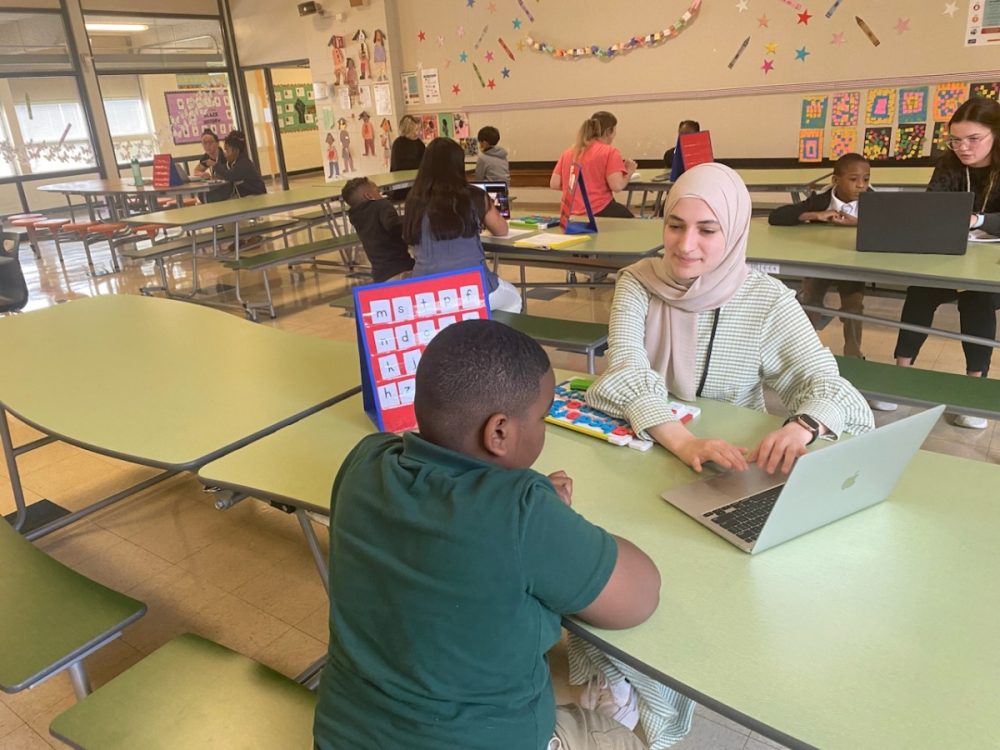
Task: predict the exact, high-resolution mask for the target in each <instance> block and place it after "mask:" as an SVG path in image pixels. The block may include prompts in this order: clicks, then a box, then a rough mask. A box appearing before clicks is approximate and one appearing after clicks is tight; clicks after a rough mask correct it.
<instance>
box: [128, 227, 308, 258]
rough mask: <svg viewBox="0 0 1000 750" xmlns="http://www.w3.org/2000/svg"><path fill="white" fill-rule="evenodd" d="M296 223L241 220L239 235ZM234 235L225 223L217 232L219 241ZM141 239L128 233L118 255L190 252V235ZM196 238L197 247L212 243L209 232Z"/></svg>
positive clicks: (279, 229)
mask: <svg viewBox="0 0 1000 750" xmlns="http://www.w3.org/2000/svg"><path fill="white" fill-rule="evenodd" d="M296 224H298V222H297V221H296V220H295V219H271V220H268V221H258V222H256V223H254V224H251V223H249V222H243V223H241V224H240V237H241V238H242V237H258V236H260V235H264V234H271V233H272V232H287V231H289V230H291V229H292V228H293V227H294V226H295V225H296ZM235 237H236V232H235V231H234V230H233V228H232V225H227V228H226V229H224V230H222V231H221V232H219V233H218V241H219V242H230V241H232V240H233V239H235ZM141 239H142V237H140V236H138V235H130V236H129V237H127V238H125V239H124V240H122V241H121V243H122V245H121V248H120V249H119V250H118V253H119V255H121V256H122V257H125V258H131V259H132V260H157V259H162V258H169V257H170V256H171V255H180V254H182V253H189V252H191V245H192V242H191V238H190V237H183V238H180V239H175V240H169V241H167V242H158V243H154V244H152V245H150V246H148V247H139V246H138V245H137V244H136V243H137V242H138V240H141ZM196 239H197V247H199V248H201V247H210V246H211V245H212V234H211V232H202V233H200V234H197V235H196Z"/></svg>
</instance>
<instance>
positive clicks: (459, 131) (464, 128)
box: [453, 112, 471, 140]
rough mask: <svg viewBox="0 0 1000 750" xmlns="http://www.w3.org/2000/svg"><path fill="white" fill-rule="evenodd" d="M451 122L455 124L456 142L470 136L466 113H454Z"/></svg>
mask: <svg viewBox="0 0 1000 750" xmlns="http://www.w3.org/2000/svg"><path fill="white" fill-rule="evenodd" d="M453 122H454V123H455V137H456V138H457V139H458V140H462V139H463V138H468V137H469V136H470V135H471V134H470V132H469V114H468V113H467V112H455V115H454V120H453Z"/></svg>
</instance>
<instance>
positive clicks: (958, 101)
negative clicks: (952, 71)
mask: <svg viewBox="0 0 1000 750" xmlns="http://www.w3.org/2000/svg"><path fill="white" fill-rule="evenodd" d="M968 94H969V84H967V83H957V82H956V83H939V84H938V85H937V88H936V89H935V90H934V110H933V114H934V121H935V122H947V121H948V120H950V119H951V116H952V115H953V114H955V110H956V109H958V108H959V107H960V106H962V102H964V101H965V100H966V98H968Z"/></svg>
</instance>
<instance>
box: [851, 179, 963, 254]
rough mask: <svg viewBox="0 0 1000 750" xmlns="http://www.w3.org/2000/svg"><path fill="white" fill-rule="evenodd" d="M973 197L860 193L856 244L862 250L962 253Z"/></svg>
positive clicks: (937, 193)
mask: <svg viewBox="0 0 1000 750" xmlns="http://www.w3.org/2000/svg"><path fill="white" fill-rule="evenodd" d="M972 198H973V195H972V193H939V192H934V193H927V192H915V191H900V192H885V191H880V192H873V191H870V192H865V193H862V194H861V197H860V198H859V199H858V240H857V245H856V246H855V247H856V249H857V250H858V251H859V252H863V253H924V254H933V255H964V254H965V251H966V249H967V248H968V246H969V219H970V218H971V217H972Z"/></svg>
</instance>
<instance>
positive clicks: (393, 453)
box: [314, 320, 660, 750]
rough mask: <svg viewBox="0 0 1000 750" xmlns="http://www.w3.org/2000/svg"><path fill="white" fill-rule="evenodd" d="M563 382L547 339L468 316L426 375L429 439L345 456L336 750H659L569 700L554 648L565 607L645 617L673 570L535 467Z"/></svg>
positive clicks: (323, 713)
mask: <svg viewBox="0 0 1000 750" xmlns="http://www.w3.org/2000/svg"><path fill="white" fill-rule="evenodd" d="M553 388H554V376H553V374H552V369H551V367H550V365H549V360H548V357H547V356H546V354H545V352H544V351H543V350H542V348H541V347H540V346H538V344H537V343H535V342H534V341H533V340H532V339H530V338H528V337H527V336H525V335H523V334H521V333H519V332H517V331H514V330H513V329H511V328H508V327H507V326H504V325H502V324H500V323H496V322H494V321H486V320H475V321H464V322H461V323H456V324H454V325H451V326H449V327H447V328H445V329H444V330H443V331H441V332H440V333H438V334H437V336H436V337H435V338H434V339H433V340H432V341H431V343H430V344H429V345H428V346H427V349H426V350H425V351H424V354H423V358H422V360H421V362H420V365H419V367H418V369H417V376H416V399H415V402H414V406H415V409H416V415H417V422H418V424H419V427H420V433H419V434H416V433H406V434H404V435H402V436H399V435H389V434H378V435H372V436H370V437H367V438H365V439H364V440H362V441H361V442H360V443H359V444H358V445H357V446H356V447H355V448H354V450H353V451H352V452H351V454H350V455H349V456H348V457H347V459H346V460H345V461H344V464H343V466H342V467H341V469H340V472H339V474H338V475H337V479H336V481H335V482H334V485H333V497H332V511H333V515H332V518H331V524H330V650H329V655H328V658H327V664H326V668H325V669H324V671H323V677H322V681H321V683H320V688H319V705H318V707H317V710H316V722H315V727H314V736H315V739H316V746H317V747H318V748H320V750H397V749H400V750H402V749H403V748H405V749H406V750H442V749H443V748H449V749H450V748H456V749H458V748H461V749H462V750H466V749H469V748H476V749H479V750H555V749H556V748H559V749H560V750H578V748H597V747H600V748H606V749H607V750H616V749H619V748H620V749H623V750H624V749H626V748H628V749H630V750H631V749H632V748H641V747H642V745H641V743H640V742H639V741H638V739H637V738H636V737H635V735H634V734H632V733H631V732H630V731H629V730H628V729H626V728H625V727H623V726H621V725H620V724H618V723H617V722H615V721H613V720H612V719H610V718H608V717H606V716H603V715H601V714H597V713H594V712H590V711H584V710H583V709H581V708H579V707H578V706H560V707H559V708H558V709H557V708H556V706H555V701H554V697H553V693H552V685H551V681H550V678H549V668H548V663H547V661H546V657H545V654H546V652H547V651H548V650H549V649H550V648H551V647H552V646H553V645H554V644H555V643H556V641H558V640H559V635H560V624H559V623H560V617H561V615H563V614H569V613H575V614H576V615H577V616H579V617H581V618H582V619H584V620H586V621H587V622H590V623H592V624H594V625H597V626H599V627H604V628H624V627H631V626H633V625H637V624H638V623H640V622H642V621H643V620H645V619H646V618H647V617H649V615H650V614H652V612H653V610H654V609H655V608H656V605H657V603H658V601H659V589H660V578H659V573H658V571H657V570H656V567H655V566H654V565H653V563H652V561H651V560H650V559H649V558H648V557H647V556H646V555H645V554H644V553H643V552H641V551H640V550H639V549H638V548H636V547H635V546H634V545H632V544H631V543H629V542H627V541H625V540H623V539H619V538H617V537H614V536H612V535H610V534H608V533H607V532H606V531H604V530H603V529H601V528H599V527H597V526H594V525H593V524H591V523H589V522H588V521H587V520H586V519H584V518H583V517H582V516H580V515H579V514H577V513H576V512H575V511H573V510H572V509H571V508H570V507H569V505H570V500H571V495H572V481H571V480H570V478H569V477H568V476H566V474H565V473H564V472H556V473H555V474H552V475H550V476H549V477H545V476H543V475H541V474H539V473H537V472H535V471H532V470H531V469H530V468H529V467H530V466H531V465H532V463H534V461H535V459H536V458H538V455H539V453H541V450H542V445H543V444H544V442H545V422H544V418H545V415H546V414H547V413H548V410H549V406H550V405H551V403H552V396H553Z"/></svg>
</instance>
